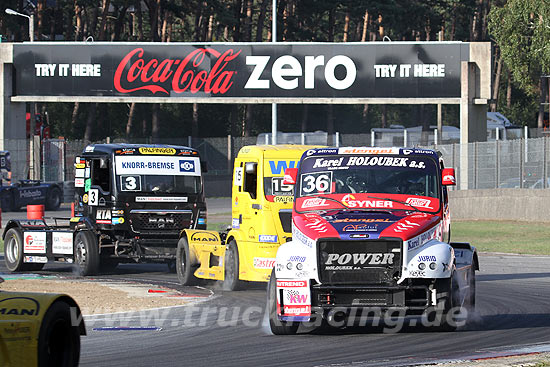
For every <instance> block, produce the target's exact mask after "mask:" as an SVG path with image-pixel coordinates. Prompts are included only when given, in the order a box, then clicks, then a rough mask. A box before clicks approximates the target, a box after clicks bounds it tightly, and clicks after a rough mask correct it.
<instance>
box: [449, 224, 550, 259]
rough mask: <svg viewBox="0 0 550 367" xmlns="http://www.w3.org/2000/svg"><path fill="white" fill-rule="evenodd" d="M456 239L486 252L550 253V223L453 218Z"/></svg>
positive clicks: (453, 237)
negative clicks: (461, 219) (458, 219)
mask: <svg viewBox="0 0 550 367" xmlns="http://www.w3.org/2000/svg"><path fill="white" fill-rule="evenodd" d="M451 239H452V241H453V242H469V243H471V244H472V245H473V246H475V247H476V248H477V250H478V251H483V252H506V253H515V254H531V255H550V224H548V223H532V222H513V221H456V220H455V221H453V222H452V225H451Z"/></svg>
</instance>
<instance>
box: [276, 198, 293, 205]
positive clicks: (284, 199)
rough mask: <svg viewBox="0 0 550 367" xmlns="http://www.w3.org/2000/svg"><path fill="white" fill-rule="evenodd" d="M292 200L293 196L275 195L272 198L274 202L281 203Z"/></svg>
mask: <svg viewBox="0 0 550 367" xmlns="http://www.w3.org/2000/svg"><path fill="white" fill-rule="evenodd" d="M293 200H294V197H293V196H275V197H274V198H273V202H274V203H283V204H288V203H292V201H293Z"/></svg>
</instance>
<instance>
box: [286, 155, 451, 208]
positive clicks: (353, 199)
mask: <svg viewBox="0 0 550 367" xmlns="http://www.w3.org/2000/svg"><path fill="white" fill-rule="evenodd" d="M437 172H438V170H437V163H436V161H435V160H434V159H432V158H430V157H427V156H417V155H415V156H412V155H409V156H396V155H378V154H377V155H349V154H343V155H330V156H321V157H320V156H312V157H308V158H306V159H304V160H303V161H302V163H301V165H300V175H299V177H298V182H297V187H296V189H297V195H296V196H297V198H306V197H312V196H315V197H317V198H319V197H323V196H324V195H331V197H333V198H334V199H338V200H341V201H343V202H344V205H345V206H350V207H357V208H361V207H365V208H369V207H371V208H376V207H377V204H376V203H370V202H369V201H367V199H368V200H370V199H372V198H373V196H374V197H375V198H379V199H384V198H385V199H387V200H392V199H393V200H394V201H393V202H383V201H382V200H381V201H380V203H381V204H380V205H381V206H382V207H385V208H396V207H399V208H401V207H400V206H399V205H397V204H395V203H396V201H395V200H400V201H402V202H404V203H407V204H412V205H414V206H416V207H420V208H423V209H426V208H428V209H433V210H438V208H439V196H440V185H439V184H438V183H439V181H438V180H439V179H438V173H437ZM332 194H333V195H332ZM339 194H340V195H339ZM342 194H343V195H342ZM362 194H368V195H362ZM320 195H321V196H320ZM418 197H424V198H425V199H422V198H418ZM431 198H433V199H434V200H432V199H431ZM362 199H364V200H362ZM300 202H301V203H305V204H307V205H309V206H311V207H315V206H316V205H314V204H315V203H322V204H325V206H327V205H328V202H323V201H321V200H318V199H316V200H305V199H304V200H300ZM350 203H351V204H350ZM361 203H363V204H361ZM348 204H350V205H348ZM361 205H363V206H361ZM408 206H409V208H406V206H403V207H402V209H407V210H410V205H408ZM305 207H306V206H304V205H302V208H305Z"/></svg>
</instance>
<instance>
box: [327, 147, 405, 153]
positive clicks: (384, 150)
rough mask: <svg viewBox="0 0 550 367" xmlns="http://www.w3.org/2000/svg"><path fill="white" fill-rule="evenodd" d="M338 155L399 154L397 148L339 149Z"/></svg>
mask: <svg viewBox="0 0 550 367" xmlns="http://www.w3.org/2000/svg"><path fill="white" fill-rule="evenodd" d="M338 153H339V154H399V148H373V147H346V148H339V149H338Z"/></svg>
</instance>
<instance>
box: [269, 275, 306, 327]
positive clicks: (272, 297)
mask: <svg viewBox="0 0 550 367" xmlns="http://www.w3.org/2000/svg"><path fill="white" fill-rule="evenodd" d="M267 312H268V313H269V327H270V329H271V332H272V333H273V334H274V335H294V334H296V332H297V331H298V326H300V324H299V323H298V322H291V321H281V320H279V318H278V316H277V279H276V278H275V269H273V270H272V271H271V278H269V283H268V285H267Z"/></svg>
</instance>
